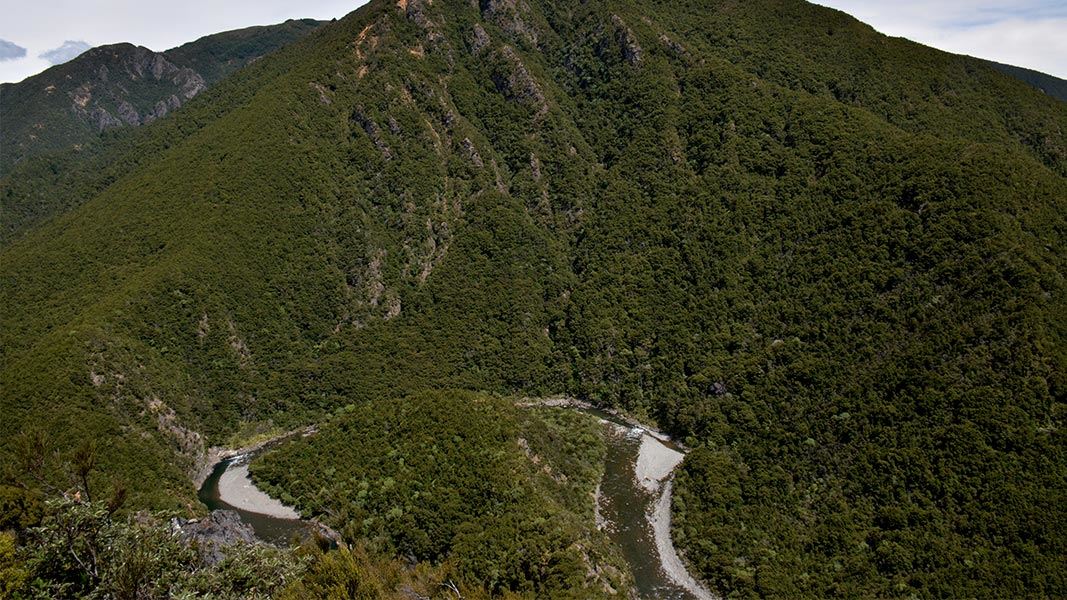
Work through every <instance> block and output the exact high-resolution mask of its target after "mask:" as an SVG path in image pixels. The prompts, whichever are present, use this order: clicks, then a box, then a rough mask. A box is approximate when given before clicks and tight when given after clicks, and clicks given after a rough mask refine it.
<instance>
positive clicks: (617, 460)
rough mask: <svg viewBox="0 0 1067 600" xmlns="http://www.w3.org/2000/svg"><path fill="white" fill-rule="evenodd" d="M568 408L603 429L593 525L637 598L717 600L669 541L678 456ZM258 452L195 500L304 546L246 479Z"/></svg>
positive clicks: (675, 450)
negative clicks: (616, 553)
mask: <svg viewBox="0 0 1067 600" xmlns="http://www.w3.org/2000/svg"><path fill="white" fill-rule="evenodd" d="M569 408H571V409H574V410H579V411H581V412H584V413H586V414H589V415H591V416H593V417H596V418H597V419H599V420H600V421H601V422H602V423H604V425H605V427H607V428H608V432H607V441H608V451H607V457H606V462H605V465H604V467H605V468H604V478H603V479H602V480H601V483H600V489H599V494H598V496H597V521H598V523H597V525H598V526H599V527H601V528H602V529H603V530H604V531H606V532H607V534H608V536H609V537H610V538H611V539H612V541H613V542H615V544H617V545H618V546H619V548H621V550H622V554H623V558H624V559H625V560H626V562H627V563H628V564H629V566H630V570H631V572H632V573H633V576H634V583H635V587H636V591H637V594H638V596H639V597H640V598H642V599H647V600H712V599H714V598H715V596H714V595H712V594H711V593H710V592H708V591H707V589H705V588H704V587H703V586H701V584H700V583H698V582H697V581H696V580H694V579H693V578H692V577H691V576H690V575H689V573H688V572H687V571H686V570H685V566H684V565H683V563H682V561H681V559H680V558H679V557H678V555H677V553H676V552H675V549H674V545H673V544H672V542H671V539H670V493H671V480H672V473H673V470H674V468H675V466H677V464H678V463H679V462H680V461H681V460H682V457H683V456H684V453H683V451H682V448H680V447H678V446H677V445H675V444H673V443H672V442H671V441H670V440H669V439H667V438H665V437H664V436H661V435H658V434H656V435H654V434H653V433H652V432H650V431H649V430H648V429H645V428H642V427H635V426H633V425H631V424H628V423H626V422H624V421H622V420H621V419H619V418H618V417H616V416H614V415H611V414H609V413H606V412H603V411H600V410H596V409H592V408H585V407H573V406H572V407H569ZM262 451H263V450H262V449H261V450H259V451H257V452H253V453H249V454H244V455H241V456H236V457H233V458H228V459H225V460H222V461H220V462H218V463H217V464H216V465H215V468H214V470H213V471H212V472H211V475H210V476H208V478H207V479H206V480H205V481H204V484H203V486H201V488H200V500H201V501H202V502H203V503H204V504H205V505H206V506H207V507H208V508H209V509H211V510H218V509H230V510H235V511H237V513H238V514H239V515H240V517H241V520H242V521H244V522H245V523H248V524H249V525H251V526H252V529H253V530H254V531H255V533H256V536H258V537H259V538H260V539H263V540H265V541H268V542H271V543H275V544H286V543H289V542H290V541H292V540H293V539H299V538H306V537H307V536H308V535H309V534H310V532H311V527H310V526H309V524H308V523H307V522H305V521H301V520H300V519H299V518H293V517H294V516H295V515H296V513H295V512H287V511H291V510H292V509H289V508H288V507H285V506H284V505H282V504H281V503H279V502H277V501H276V500H273V499H271V498H270V497H268V496H266V494H263V493H262V492H260V491H259V490H258V489H256V488H255V486H254V485H252V482H251V480H250V479H248V461H249V460H251V459H252V458H254V457H255V456H256V454H258V453H259V452H262ZM220 484H221V485H220ZM257 494H258V496H257ZM271 513H273V514H271ZM283 515H284V516H283Z"/></svg>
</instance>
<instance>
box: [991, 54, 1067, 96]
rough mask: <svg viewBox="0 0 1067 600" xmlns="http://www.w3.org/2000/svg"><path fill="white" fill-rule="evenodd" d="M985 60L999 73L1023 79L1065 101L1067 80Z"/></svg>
mask: <svg viewBox="0 0 1067 600" xmlns="http://www.w3.org/2000/svg"><path fill="white" fill-rule="evenodd" d="M985 62H986V64H988V65H989V66H991V67H993V68H994V69H996V70H998V71H1000V72H1001V73H1004V74H1006V75H1010V76H1011V77H1014V78H1016V79H1018V80H1020V81H1025V82H1026V83H1029V84H1030V85H1032V86H1034V87H1035V88H1037V89H1039V90H1041V91H1042V92H1044V93H1046V94H1048V95H1049V96H1052V97H1053V98H1055V99H1057V100H1062V101H1063V102H1067V81H1065V80H1063V79H1060V78H1059V77H1053V76H1052V75H1046V74H1045V73H1042V72H1040V71H1034V70H1033V69H1024V68H1022V67H1015V66H1012V65H1005V64H1001V63H997V62H993V61H985Z"/></svg>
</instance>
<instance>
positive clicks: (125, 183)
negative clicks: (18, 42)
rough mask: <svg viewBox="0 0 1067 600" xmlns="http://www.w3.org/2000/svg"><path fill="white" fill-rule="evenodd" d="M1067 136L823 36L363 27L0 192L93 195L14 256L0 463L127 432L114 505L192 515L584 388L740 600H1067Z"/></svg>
mask: <svg viewBox="0 0 1067 600" xmlns="http://www.w3.org/2000/svg"><path fill="white" fill-rule="evenodd" d="M742 8H743V10H742ZM1065 132H1067V109H1065V108H1064V105H1063V104H1062V103H1058V102H1056V101H1054V100H1052V99H1051V98H1048V97H1047V96H1045V95H1043V94H1041V93H1040V92H1038V91H1037V90H1034V89H1032V88H1030V87H1029V86H1027V85H1026V84H1024V83H1022V82H1019V81H1015V80H1012V79H1010V78H1007V77H1003V76H1002V75H1001V74H999V73H997V72H995V71H993V70H992V69H990V68H989V67H987V66H985V65H983V64H982V63H980V62H979V61H975V60H972V59H966V58H963V57H957V56H951V55H947V54H944V53H940V52H937V51H934V50H931V49H928V48H924V47H922V46H919V45H916V44H911V43H908V42H903V41H900V40H892V39H889V38H885V37H883V36H880V35H878V34H876V33H875V32H874V31H873V30H871V29H870V28H868V27H866V26H865V25H862V24H860V23H858V22H856V21H854V20H851V19H849V18H847V17H845V16H844V15H843V14H841V13H837V12H834V11H829V10H827V9H822V8H818V7H814V6H811V5H808V4H805V3H802V2H770V1H767V2H753V3H746V4H745V5H744V6H743V7H742V5H739V4H737V3H732V2H719V1H710V0H702V1H695V0H691V1H688V2H672V3H669V4H663V5H658V6H657V7H656V8H655V9H651V8H649V7H648V6H647V5H646V4H642V3H636V2H629V1H627V0H599V1H594V2H588V3H582V4H574V5H571V4H567V5H560V4H559V3H553V2H547V1H546V2H539V1H532V0H528V1H527V2H519V3H515V2H508V1H505V0H487V1H485V2H481V3H480V4H479V5H476V6H472V5H471V4H470V3H468V2H461V1H459V0H453V1H440V2H435V3H433V4H430V3H429V2H425V1H419V0H407V1H406V2H400V3H399V4H398V3H394V2H372V3H371V4H370V5H368V6H366V7H364V8H361V9H360V10H358V11H356V12H355V13H353V14H352V15H349V16H348V17H346V18H345V19H343V20H341V21H338V22H337V23H334V24H331V25H328V26H326V27H324V28H322V29H320V30H318V31H317V32H315V33H314V34H312V35H310V36H308V37H307V38H305V39H303V40H301V41H299V42H297V43H295V44H293V45H291V46H288V47H286V48H285V49H283V50H281V51H280V52H278V53H276V54H273V55H271V56H270V57H267V58H265V59H263V60H261V61H257V62H256V63H255V64H254V65H252V66H251V67H249V68H246V69H243V70H242V71H240V72H239V73H238V74H236V75H235V76H233V77H230V78H227V79H226V80H224V81H223V82H221V83H220V84H219V85H218V86H216V87H215V88H213V89H212V90H211V91H209V92H208V93H207V94H205V95H204V96H201V97H200V98H198V99H197V100H196V101H194V102H192V103H190V105H189V106H188V107H187V108H186V109H184V110H182V111H180V112H178V113H176V114H175V115H174V116H173V117H172V118H169V119H166V120H164V121H161V122H159V123H157V124H154V125H152V126H151V127H146V128H142V129H140V130H138V131H135V132H131V133H130V134H129V137H127V138H125V139H124V140H116V142H115V143H114V144H112V145H108V146H106V148H103V149H102V150H101V154H99V155H98V157H97V158H93V159H92V160H101V159H100V158H99V157H102V156H108V157H110V158H109V159H108V160H107V163H106V164H107V165H110V166H109V167H108V168H107V170H106V173H105V174H101V172H100V171H99V169H97V168H96V164H98V163H93V162H92V161H87V162H81V159H77V158H70V159H69V160H70V162H68V163H66V165H67V168H66V170H65V171H64V175H63V176H56V177H50V176H49V175H48V174H47V170H46V169H45V167H43V166H42V167H40V169H41V170H40V171H31V170H29V169H28V168H27V170H25V171H20V173H22V175H19V176H17V177H10V178H8V179H6V180H4V182H3V183H2V184H0V185H2V186H3V189H2V190H0V193H4V194H8V196H7V197H9V198H27V197H29V196H28V195H27V194H28V192H27V190H30V189H33V187H34V186H36V187H37V189H38V190H41V189H44V190H49V189H60V188H61V189H64V190H70V195H69V197H70V198H72V200H71V204H70V205H69V206H70V207H71V210H69V211H68V212H66V213H64V214H62V215H61V216H58V217H56V218H55V219H53V220H51V221H50V222H48V223H46V224H45V225H43V226H41V227H39V228H35V229H31V230H29V231H28V232H27V233H26V234H25V235H23V236H21V237H20V238H18V239H15V240H13V241H11V242H10V243H9V244H8V245H7V246H6V247H5V248H4V249H3V251H2V254H0V277H2V279H0V281H2V282H3V287H2V294H3V296H2V298H0V301H2V302H3V305H4V306H7V307H9V309H8V310H7V311H5V312H4V314H3V315H2V316H0V330H2V338H0V353H2V354H0V389H2V390H3V392H2V393H3V396H2V402H3V404H2V406H0V408H2V409H3V411H4V414H5V419H4V421H3V423H2V424H0V427H2V428H3V429H2V431H0V433H2V434H3V438H2V439H0V449H2V450H3V451H4V452H5V453H7V455H11V454H12V453H15V452H16V450H17V446H18V440H19V439H23V438H19V437H18V436H17V434H18V433H19V432H20V431H23V430H30V429H33V428H35V427H40V428H44V429H46V430H50V431H63V432H67V433H66V434H65V436H64V440H63V441H61V442H60V443H59V448H60V452H61V453H62V452H64V451H67V450H66V448H67V447H68V446H69V442H68V441H67V440H77V439H80V438H86V437H99V436H107V439H109V441H110V444H109V447H108V448H107V449H106V451H104V452H102V453H101V458H100V461H101V466H102V467H103V469H104V474H103V475H101V476H100V482H99V485H100V486H104V487H106V486H109V485H114V484H117V483H118V482H120V481H124V482H126V485H128V486H129V487H130V493H131V501H132V502H133V503H134V504H135V505H137V506H155V507H175V502H174V500H172V498H178V499H179V500H178V502H177V505H179V506H182V505H186V506H189V505H192V502H193V494H192V491H193V490H192V488H191V485H190V484H189V483H188V479H187V478H188V475H189V473H190V472H191V471H192V470H194V469H195V466H196V463H197V460H199V459H200V458H202V456H203V453H204V449H205V447H206V446H208V445H211V444H214V443H219V442H220V441H222V440H225V439H226V438H227V437H228V435H229V434H230V433H232V432H234V431H235V430H237V429H238V428H240V427H243V426H250V425H251V426H256V425H276V426H283V427H288V426H291V425H295V424H297V423H306V422H309V421H314V420H318V419H320V418H323V417H324V416H326V415H328V414H330V413H332V412H333V411H335V410H336V409H337V408H338V407H340V406H345V405H348V404H357V405H358V404H361V403H364V402H380V401H388V400H390V399H395V398H402V397H404V396H406V395H409V394H412V393H417V392H421V391H425V390H428V389H431V390H432V389H439V388H460V389H467V390H477V391H490V392H505V393H512V392H522V393H526V394H547V393H558V392H569V393H572V394H575V395H577V396H580V397H582V398H584V399H589V400H592V401H594V402H597V403H601V404H605V405H611V406H616V407H620V408H624V409H626V410H628V411H631V412H633V413H637V414H640V415H642V416H646V417H648V418H651V419H654V420H656V421H657V422H658V423H659V424H660V425H662V426H663V427H665V428H667V429H669V430H670V431H671V432H672V433H674V434H676V435H679V436H681V437H683V438H684V439H685V440H686V442H687V444H688V445H690V446H692V447H694V448H696V450H695V451H694V452H693V453H692V454H691V455H690V457H689V458H687V460H686V462H685V464H684V465H683V467H682V469H683V472H682V473H681V475H679V480H678V482H677V491H676V498H677V503H676V506H675V519H676V520H675V525H676V527H675V532H674V534H675V539H676V540H677V542H678V543H679V545H680V546H681V547H682V548H684V549H685V550H686V555H687V557H688V559H689V560H690V561H691V562H692V564H693V566H694V567H695V571H696V573H697V574H698V575H699V576H700V577H702V578H703V579H704V580H706V581H707V582H708V583H709V584H710V585H712V586H714V587H715V588H716V589H718V590H719V591H721V592H722V593H724V594H727V593H736V594H737V595H739V596H751V597H761V596H762V597H788V598H797V597H827V596H846V597H894V596H899V597H907V596H910V595H918V596H950V597H960V596H963V597H969V596H987V595H988V596H1004V597H1014V596H1020V595H1027V594H1032V595H1037V596H1061V595H1063V594H1064V592H1065V589H1067V582H1065V581H1064V578H1063V577H1064V576H1063V573H1065V572H1067V568H1065V567H1067V564H1065V558H1064V557H1065V556H1067V551H1065V550H1067V547H1065V544H1067V534H1065V531H1064V525H1063V523H1067V515H1065V514H1064V508H1063V507H1064V506H1067V501H1065V500H1067V498H1065V492H1067V466H1065V465H1067V456H1064V448H1065V446H1064V443H1063V437H1062V436H1063V433H1062V429H1061V425H1062V420H1063V417H1064V406H1065V403H1064V398H1065V390H1067V354H1065V351H1064V348H1067V343H1065V342H1067V340H1065V339H1064V334H1065V332H1067V322H1065V318H1067V287H1065V282H1064V276H1063V273H1064V267H1065V266H1067V265H1065V264H1064V261H1065V259H1064V257H1065V256H1067V248H1065V247H1064V240H1065V239H1067V223H1065V216H1064V215H1067V180H1065V177H1064V173H1065V172H1067V163H1065V162H1064V161H1065V155H1064V149H1065V148H1067V144H1065ZM52 186H58V187H57V188H53V187H52ZM338 436H340V438H341V440H340V441H339V440H338V439H337V438H338ZM304 444H305V446H301V447H298V450H294V451H293V452H294V453H295V454H296V455H299V456H300V457H301V458H300V462H301V464H305V463H306V468H307V469H308V470H309V473H308V478H307V481H324V480H327V479H328V478H329V477H331V476H332V473H333V472H334V470H337V469H342V468H345V469H347V468H349V467H348V465H347V464H342V463H343V462H344V458H343V456H344V455H343V454H342V453H338V452H333V451H332V450H330V448H331V447H333V446H334V445H336V444H342V445H343V435H342V432H338V431H332V432H331V434H330V438H329V440H328V441H327V442H323V443H322V445H321V446H320V445H319V444H317V443H314V442H305V443H304ZM271 483H272V484H274V485H276V486H278V489H281V490H288V491H289V493H291V494H292V495H293V496H294V497H296V496H298V495H301V496H311V495H313V494H314V492H315V490H305V489H303V488H301V487H300V485H301V484H299V482H293V481H287V480H286V478H282V477H275V478H271ZM290 488H291V489H290ZM412 530H417V524H416V525H413V526H412ZM395 534H396V532H390V535H394V536H395ZM353 535H358V531H357V533H356V534H353ZM483 583H484V582H483Z"/></svg>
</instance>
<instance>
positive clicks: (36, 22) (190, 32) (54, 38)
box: [0, 0, 367, 82]
mask: <svg viewBox="0 0 1067 600" xmlns="http://www.w3.org/2000/svg"><path fill="white" fill-rule="evenodd" d="M366 1H367V0H302V1H301V2H293V1H292V0H222V1H220V0H182V1H181V2H157V3H153V4H145V3H144V2H143V1H141V0H136V1H135V0H93V1H92V2H86V1H84V0H35V1H34V2H25V1H24V0H0V15H3V18H2V19H0V38H7V39H14V37H13V36H15V35H16V34H17V36H18V41H19V44H21V45H23V46H26V47H27V48H29V55H28V56H26V57H24V58H21V59H18V60H11V61H0V82H4V81H20V80H22V79H25V78H26V77H29V76H30V75H34V74H36V73H39V72H41V71H43V70H44V69H46V68H48V66H49V63H48V62H47V61H45V60H42V59H40V58H37V55H38V54H40V53H41V52H44V51H46V50H48V49H50V48H55V47H57V46H59V45H61V44H62V43H63V42H64V41H65V40H85V41H86V42H88V43H89V44H90V45H92V46H102V45H104V44H115V43H118V42H130V43H133V44H137V45H141V46H147V47H148V48H151V49H153V50H168V49H170V48H173V47H175V46H180V45H182V44H184V43H186V42H191V41H193V40H195V39H197V38H199V37H203V36H205V35H210V34H212V33H218V32H220V31H227V30H230V29H240V28H243V27H250V26H252V25H270V24H274V23H280V22H282V21H285V20H286V19H300V18H313V19H322V20H329V19H333V18H341V17H343V16H345V15H346V14H348V13H350V12H352V11H353V10H355V9H356V8H358V7H359V6H360V5H362V4H365V3H366Z"/></svg>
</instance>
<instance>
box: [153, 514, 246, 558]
mask: <svg viewBox="0 0 1067 600" xmlns="http://www.w3.org/2000/svg"><path fill="white" fill-rule="evenodd" d="M171 527H172V528H173V529H174V531H175V532H176V533H178V534H179V535H181V536H182V538H183V539H184V540H185V542H186V543H187V544H189V545H190V546H192V547H194V548H196V550H197V551H198V552H200V556H201V557H202V558H203V560H204V562H206V563H207V564H209V565H214V564H217V563H219V562H221V561H222V560H223V559H224V558H226V549H227V548H229V547H230V546H233V545H234V544H257V543H259V542H258V541H257V540H256V534H255V532H254V531H253V530H252V527H251V526H249V525H247V524H245V523H244V522H243V521H241V517H240V515H238V514H237V512H236V511H232V510H216V511H212V513H211V515H210V516H208V517H206V518H203V519H191V520H187V519H172V520H171Z"/></svg>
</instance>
